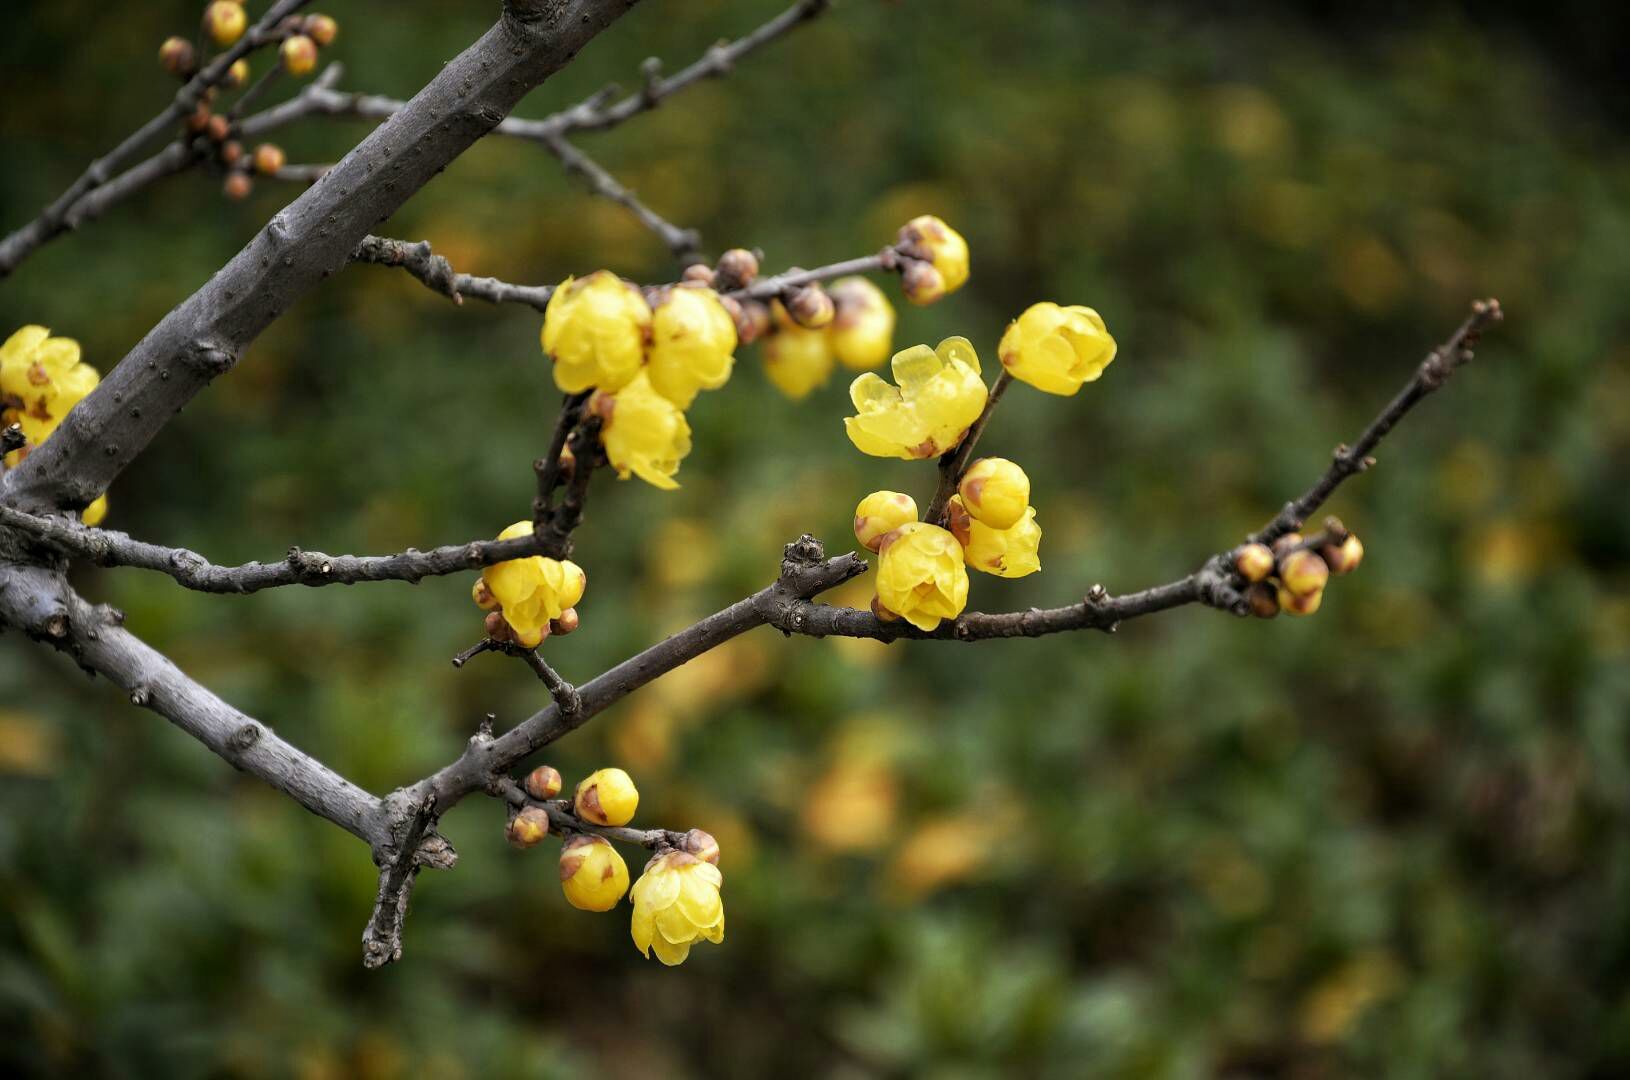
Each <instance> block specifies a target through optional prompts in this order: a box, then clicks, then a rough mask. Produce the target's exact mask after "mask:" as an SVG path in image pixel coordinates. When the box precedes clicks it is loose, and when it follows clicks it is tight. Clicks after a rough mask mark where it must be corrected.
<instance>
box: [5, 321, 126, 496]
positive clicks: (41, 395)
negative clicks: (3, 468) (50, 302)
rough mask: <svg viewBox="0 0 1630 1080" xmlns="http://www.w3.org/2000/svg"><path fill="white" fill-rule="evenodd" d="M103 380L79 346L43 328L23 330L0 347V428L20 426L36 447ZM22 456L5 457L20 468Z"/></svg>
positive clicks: (8, 463) (17, 454)
mask: <svg viewBox="0 0 1630 1080" xmlns="http://www.w3.org/2000/svg"><path fill="white" fill-rule="evenodd" d="M100 379H101V376H99V375H98V374H97V372H96V369H95V368H93V367H91V366H90V365H89V364H86V363H82V362H81V361H80V359H79V342H77V341H74V340H73V339H72V338H54V337H52V336H51V332H50V331H49V330H47V329H46V328H45V327H43V326H25V327H23V328H22V329H20V330H18V331H17V332H16V333H15V334H12V335H11V337H9V338H7V339H6V342H5V344H3V345H0V426H10V425H11V424H14V423H15V424H19V425H21V426H22V429H23V435H24V436H26V437H27V439H28V441H29V443H31V444H32V445H34V446H38V445H39V444H40V443H42V442H44V441H45V440H46V439H47V438H48V437H49V436H50V434H51V433H52V432H53V431H55V430H56V429H57V425H58V424H60V423H62V418H63V417H64V416H67V415H68V410H70V409H72V408H73V407H74V406H75V405H77V404H79V402H80V400H81V399H82V398H84V397H85V395H86V394H89V393H90V392H91V391H92V390H94V389H96V384H97V383H98V382H99V381H100ZM22 456H23V451H14V452H13V453H12V454H10V455H7V458H6V464H7V465H12V466H14V465H16V464H17V463H18V462H19V461H21V460H22Z"/></svg>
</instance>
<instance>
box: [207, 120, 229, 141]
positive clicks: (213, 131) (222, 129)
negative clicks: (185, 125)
mask: <svg viewBox="0 0 1630 1080" xmlns="http://www.w3.org/2000/svg"><path fill="white" fill-rule="evenodd" d="M204 134H205V135H208V136H209V137H210V139H211V141H213V142H225V141H226V137H227V136H228V135H230V134H232V121H230V120H228V119H227V118H226V117H224V116H222V115H221V114H220V113H216V114H215V115H214V116H212V117H210V118H209V123H207V124H205V125H204Z"/></svg>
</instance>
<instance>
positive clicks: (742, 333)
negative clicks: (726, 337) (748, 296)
mask: <svg viewBox="0 0 1630 1080" xmlns="http://www.w3.org/2000/svg"><path fill="white" fill-rule="evenodd" d="M740 304H741V307H740V311H741V314H739V315H737V316H736V339H737V340H738V341H740V342H741V343H742V344H743V345H751V344H752V343H753V342H755V341H757V340H758V339H759V338H761V337H763V336H764V335H765V334H768V333H769V332H770V326H771V324H772V322H773V318H772V316H771V315H770V305H768V304H766V303H764V301H762V300H743V301H741V302H740Z"/></svg>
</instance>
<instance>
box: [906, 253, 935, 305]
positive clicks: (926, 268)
mask: <svg viewBox="0 0 1630 1080" xmlns="http://www.w3.org/2000/svg"><path fill="white" fill-rule="evenodd" d="M900 288H901V290H902V291H903V292H904V293H905V294H906V299H907V300H909V301H911V302H912V303H913V304H917V305H919V306H920V305H923V304H932V303H933V302H934V301H936V300H938V299H940V298H941V297H943V296H944V295H945V277H944V276H943V275H942V274H941V273H940V272H939V271H938V270H936V269H934V264H933V263H928V262H923V261H922V260H921V259H908V260H906V263H905V266H904V268H903V269H901V271H900Z"/></svg>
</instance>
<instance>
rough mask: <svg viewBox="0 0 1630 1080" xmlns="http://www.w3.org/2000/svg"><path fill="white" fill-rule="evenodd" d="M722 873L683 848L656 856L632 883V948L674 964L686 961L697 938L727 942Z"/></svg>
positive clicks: (717, 942)
mask: <svg viewBox="0 0 1630 1080" xmlns="http://www.w3.org/2000/svg"><path fill="white" fill-rule="evenodd" d="M722 884H724V875H722V874H720V873H719V868H718V867H717V866H714V865H713V864H712V863H708V862H703V861H702V860H701V859H698V858H697V857H696V856H694V855H691V854H689V853H688V852H684V851H668V852H664V853H663V854H661V855H658V856H657V857H656V858H654V859H652V860H651V861H650V862H649V863H647V864H646V866H645V873H643V874H641V875H640V879H639V880H638V881H636V882H635V883H634V891H633V894H632V895H633V900H634V919H633V923H632V924H631V926H630V929H631V930H632V931H633V935H634V946H635V947H636V948H638V949H639V951H640V952H641V953H643V954H644V955H645V956H647V957H649V956H650V955H651V950H652V949H655V950H656V953H657V959H658V960H661V961H662V962H663V963H664V964H667V965H668V966H670V967H672V966H673V965H675V964H682V963H684V962H685V957H687V956H689V955H690V949H691V946H692V945H694V944H696V943H697V942H698V941H704V940H706V941H711V942H713V943H714V944H715V945H717V944H719V943H720V942H722V941H723V940H724V901H723V899H721V898H720V896H719V886H720V885H722Z"/></svg>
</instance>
